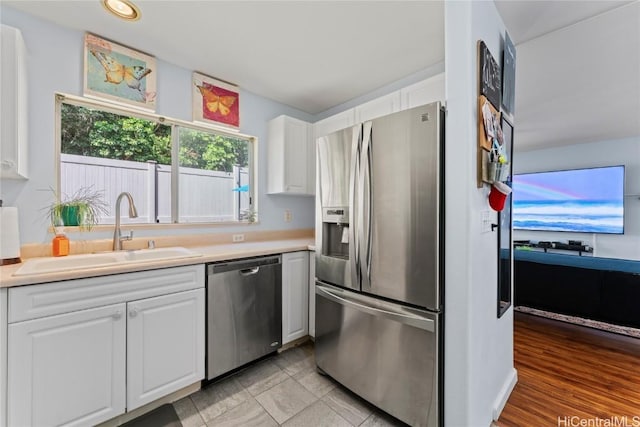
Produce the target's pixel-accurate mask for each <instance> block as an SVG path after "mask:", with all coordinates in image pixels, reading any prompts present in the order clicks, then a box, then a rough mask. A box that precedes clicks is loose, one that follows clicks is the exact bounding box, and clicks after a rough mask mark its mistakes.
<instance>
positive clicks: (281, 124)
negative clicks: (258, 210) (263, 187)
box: [267, 116, 315, 195]
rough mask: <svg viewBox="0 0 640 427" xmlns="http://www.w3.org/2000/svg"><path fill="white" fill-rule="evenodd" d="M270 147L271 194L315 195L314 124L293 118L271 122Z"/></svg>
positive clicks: (269, 177) (269, 190) (268, 151)
mask: <svg viewBox="0 0 640 427" xmlns="http://www.w3.org/2000/svg"><path fill="white" fill-rule="evenodd" d="M267 144H268V148H267V159H268V176H267V192H268V193H271V194H278V193H285V194H301V195H314V194H315V180H314V178H313V176H315V150H314V148H313V147H314V145H313V141H312V138H311V124H310V123H307V122H305V121H302V120H298V119H294V118H293V117H288V116H279V117H276V118H275V119H273V120H271V121H270V122H269V136H268V141H267ZM310 167H313V171H310V170H309V169H310Z"/></svg>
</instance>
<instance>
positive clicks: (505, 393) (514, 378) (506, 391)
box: [493, 368, 518, 421]
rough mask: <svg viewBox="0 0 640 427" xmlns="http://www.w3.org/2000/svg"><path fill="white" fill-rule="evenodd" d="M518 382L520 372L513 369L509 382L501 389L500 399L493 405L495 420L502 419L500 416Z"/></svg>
mask: <svg viewBox="0 0 640 427" xmlns="http://www.w3.org/2000/svg"><path fill="white" fill-rule="evenodd" d="M517 382H518V371H516V369H515V368H511V374H510V375H509V377H508V378H507V380H506V381H505V382H504V384H503V385H502V388H501V389H500V393H499V394H498V398H497V399H496V401H495V402H494V403H493V420H494V421H498V418H500V414H501V413H502V410H503V409H504V406H505V405H506V404H507V400H509V396H511V392H512V391H513V388H514V387H515V386H516V383H517Z"/></svg>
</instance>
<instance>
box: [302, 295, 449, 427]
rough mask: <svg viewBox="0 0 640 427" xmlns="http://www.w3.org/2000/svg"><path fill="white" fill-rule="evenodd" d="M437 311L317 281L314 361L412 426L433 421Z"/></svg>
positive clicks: (435, 417)
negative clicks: (404, 304)
mask: <svg viewBox="0 0 640 427" xmlns="http://www.w3.org/2000/svg"><path fill="white" fill-rule="evenodd" d="M439 321H440V319H439V315H438V314H435V313H429V312H425V311H422V310H415V309H411V308H408V307H403V306H401V305H397V304H391V303H388V302H385V301H380V300H377V299H374V298H371V297H367V296H363V295H360V294H355V293H352V292H349V291H345V290H342V289H338V288H335V287H332V286H326V285H324V284H321V283H316V343H315V348H316V363H317V365H318V367H319V368H320V369H322V370H323V371H324V372H326V373H327V374H328V375H330V376H331V377H333V378H334V379H335V380H337V381H338V382H340V383H341V384H343V385H344V386H345V387H347V388H349V389H350V390H352V391H353V392H354V393H356V394H358V395H359V396H361V397H362V398H364V399H366V400H368V401H369V402H371V403H373V404H374V405H376V406H378V407H379V408H381V409H383V410H384V411H386V412H388V413H389V414H391V415H393V416H394V417H396V418H398V419H400V420H402V421H404V422H405V423H407V424H409V425H412V426H438V425H439V424H438V423H439V414H438V411H439V410H438V406H439V403H438V382H439V369H438V366H439V360H438V358H439V354H438V343H439Z"/></svg>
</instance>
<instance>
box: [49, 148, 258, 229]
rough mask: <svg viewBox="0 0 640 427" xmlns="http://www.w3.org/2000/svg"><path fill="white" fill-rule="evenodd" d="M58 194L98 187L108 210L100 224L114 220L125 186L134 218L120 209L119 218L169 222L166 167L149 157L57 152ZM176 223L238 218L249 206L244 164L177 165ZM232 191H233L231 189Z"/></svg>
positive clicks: (145, 221) (168, 168)
mask: <svg viewBox="0 0 640 427" xmlns="http://www.w3.org/2000/svg"><path fill="white" fill-rule="evenodd" d="M60 185H61V193H62V194H66V195H68V196H70V195H72V194H74V193H75V192H76V191H77V190H78V188H80V187H93V189H95V190H102V191H104V201H105V203H107V206H108V208H107V210H108V212H109V213H108V215H107V216H106V217H103V218H101V219H100V223H101V224H113V223H115V202H116V198H117V197H118V194H120V193H122V192H123V191H128V192H129V193H131V195H132V196H133V200H134V201H135V203H136V208H137V209H138V218H134V219H129V218H128V217H127V215H126V210H124V208H123V215H122V222H123V223H154V222H156V221H157V222H161V223H169V222H171V167H170V166H168V165H158V164H157V163H155V162H146V163H145V162H131V161H127V160H113V159H103V158H98V157H88V156H78V155H74V154H64V153H63V154H61V156H60ZM179 185H180V188H179V196H178V197H179V198H180V201H179V203H178V206H179V212H178V219H179V222H220V221H238V220H239V218H240V214H241V212H242V211H243V210H245V209H248V208H249V193H248V191H241V190H243V188H244V189H246V188H247V187H248V185H249V170H248V168H240V167H236V166H234V168H233V172H218V171H209V170H203V169H194V168H186V167H181V168H180V176H179ZM234 190H235V191H234Z"/></svg>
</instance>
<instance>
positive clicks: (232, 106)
mask: <svg viewBox="0 0 640 427" xmlns="http://www.w3.org/2000/svg"><path fill="white" fill-rule="evenodd" d="M191 86H192V87H191V90H192V92H193V96H192V98H193V120H194V121H198V122H204V123H213V124H216V125H218V126H224V127H225V128H228V129H231V130H235V131H238V130H239V129H240V93H239V91H238V86H236V85H234V84H231V83H228V82H225V81H222V80H218V79H215V78H213V77H209V76H207V75H204V74H201V73H198V72H194V73H193V82H192V85H191Z"/></svg>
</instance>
